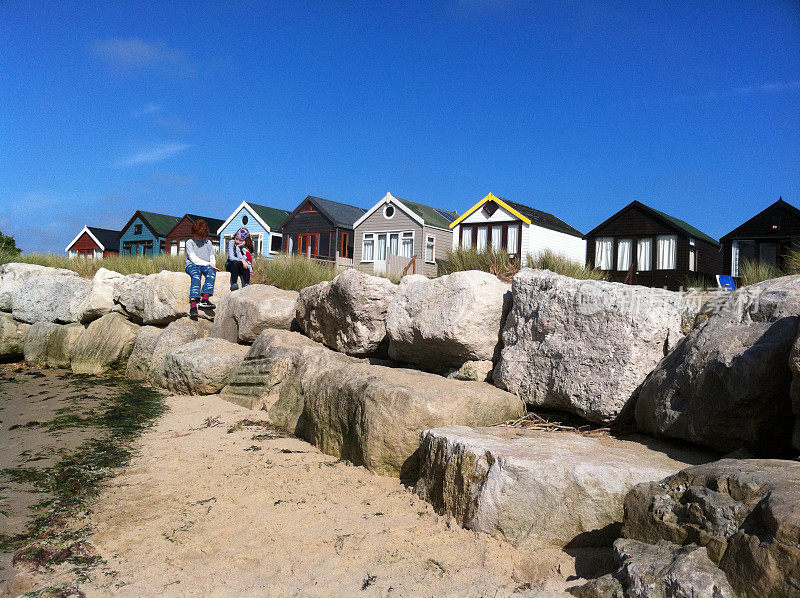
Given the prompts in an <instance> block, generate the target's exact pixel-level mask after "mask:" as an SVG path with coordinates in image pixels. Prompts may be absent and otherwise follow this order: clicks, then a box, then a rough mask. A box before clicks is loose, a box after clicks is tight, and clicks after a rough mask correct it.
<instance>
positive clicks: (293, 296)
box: [210, 284, 299, 343]
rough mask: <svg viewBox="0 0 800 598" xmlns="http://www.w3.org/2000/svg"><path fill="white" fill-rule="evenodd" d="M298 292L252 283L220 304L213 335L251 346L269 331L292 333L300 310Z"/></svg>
mask: <svg viewBox="0 0 800 598" xmlns="http://www.w3.org/2000/svg"><path fill="white" fill-rule="evenodd" d="M298 295H299V293H298V292H297V291H286V290H283V289H279V288H277V287H273V286H270V285H266V284H251V285H250V286H247V287H245V288H243V289H239V290H238V291H234V292H232V293H228V294H227V295H225V296H224V297H222V298H221V299H219V300H218V301H217V313H216V316H215V317H214V325H213V326H212V328H211V334H210V336H212V337H216V338H224V339H225V340H228V341H230V342H232V343H235V342H239V341H242V342H246V343H252V342H253V341H254V340H256V338H258V335H259V334H261V332H262V331H264V330H266V329H267V328H281V329H285V330H289V329H290V328H291V327H292V323H293V322H294V317H295V311H296V309H297V306H296V304H297V297H298Z"/></svg>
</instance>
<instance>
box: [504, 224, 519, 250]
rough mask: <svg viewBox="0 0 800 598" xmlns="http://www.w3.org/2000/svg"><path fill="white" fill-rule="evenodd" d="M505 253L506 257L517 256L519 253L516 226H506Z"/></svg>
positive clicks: (517, 228) (517, 227)
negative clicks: (506, 253)
mask: <svg viewBox="0 0 800 598" xmlns="http://www.w3.org/2000/svg"><path fill="white" fill-rule="evenodd" d="M506 251H507V252H508V255H517V252H518V251H519V226H517V225H516V224H509V225H508V238H507V239H506Z"/></svg>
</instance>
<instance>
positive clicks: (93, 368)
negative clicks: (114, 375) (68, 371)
mask: <svg viewBox="0 0 800 598" xmlns="http://www.w3.org/2000/svg"><path fill="white" fill-rule="evenodd" d="M138 330H139V326H138V325H136V324H134V323H133V322H131V321H130V320H128V319H127V318H126V317H125V316H123V315H122V314H118V313H111V314H106V315H104V316H103V317H102V318H100V319H98V320H95V321H94V322H92V323H91V324H89V326H88V327H87V328H86V330H84V331H83V332H82V333H81V335H80V336H79V337H78V340H77V341H76V342H75V345H74V347H73V348H72V360H71V367H72V371H73V372H75V373H76V374H102V373H105V372H108V371H121V370H124V368H125V365H126V364H127V362H128V357H130V354H131V351H133V344H134V342H135V341H136V332H137V331H138Z"/></svg>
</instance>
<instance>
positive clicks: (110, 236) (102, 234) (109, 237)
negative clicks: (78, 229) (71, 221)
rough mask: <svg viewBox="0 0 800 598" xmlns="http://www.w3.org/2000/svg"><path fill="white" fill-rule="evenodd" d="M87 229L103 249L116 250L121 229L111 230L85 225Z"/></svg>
mask: <svg viewBox="0 0 800 598" xmlns="http://www.w3.org/2000/svg"><path fill="white" fill-rule="evenodd" d="M86 228H87V229H89V231H90V232H91V233H92V236H93V237H94V238H95V239H96V240H97V241H99V242H100V245H102V247H103V249H104V250H112V251H116V250H117V248H118V247H119V234H120V233H121V232H122V231H118V230H111V229H109V228H97V227H96V226H87V227H86Z"/></svg>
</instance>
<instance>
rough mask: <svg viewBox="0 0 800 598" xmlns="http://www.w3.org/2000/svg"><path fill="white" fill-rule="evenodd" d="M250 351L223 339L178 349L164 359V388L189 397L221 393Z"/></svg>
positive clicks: (182, 346) (195, 343)
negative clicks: (236, 367) (232, 372)
mask: <svg viewBox="0 0 800 598" xmlns="http://www.w3.org/2000/svg"><path fill="white" fill-rule="evenodd" d="M248 349H249V347H245V346H243V345H237V344H235V343H231V342H228V341H226V340H225V339H221V338H201V339H198V340H196V341H192V342H190V343H187V344H185V345H181V346H180V347H176V348H175V349H172V350H171V351H169V352H168V353H167V354H166V356H165V358H164V386H166V387H167V388H168V389H170V390H172V391H174V392H179V393H183V394H189V395H208V394H214V393H217V392H219V391H220V390H222V388H223V387H224V386H225V385H226V384H227V383H228V379H229V378H230V374H231V371H232V370H233V368H234V367H235V366H236V365H238V364H239V363H240V362H241V361H242V358H243V357H244V356H245V354H246V353H247V351H248Z"/></svg>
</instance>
